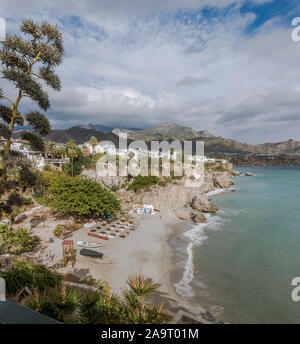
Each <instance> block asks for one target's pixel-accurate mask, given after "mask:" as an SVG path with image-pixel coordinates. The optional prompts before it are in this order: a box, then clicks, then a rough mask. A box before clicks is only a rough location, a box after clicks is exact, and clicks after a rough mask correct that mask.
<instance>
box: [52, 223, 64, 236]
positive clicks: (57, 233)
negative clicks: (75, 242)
mask: <svg viewBox="0 0 300 344" xmlns="http://www.w3.org/2000/svg"><path fill="white" fill-rule="evenodd" d="M64 233H65V229H64V228H63V227H62V226H56V228H55V229H54V230H53V234H54V235H55V236H56V237H60V236H62V235H63V234H64Z"/></svg>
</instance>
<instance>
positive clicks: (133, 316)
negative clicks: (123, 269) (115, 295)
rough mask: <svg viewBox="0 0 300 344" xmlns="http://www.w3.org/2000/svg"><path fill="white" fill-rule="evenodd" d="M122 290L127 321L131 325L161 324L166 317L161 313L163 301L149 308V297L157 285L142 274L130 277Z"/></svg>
mask: <svg viewBox="0 0 300 344" xmlns="http://www.w3.org/2000/svg"><path fill="white" fill-rule="evenodd" d="M127 284H128V286H129V289H126V290H123V298H124V308H125V312H126V316H127V319H128V320H127V321H128V322H130V323H133V324H151V323H152V324H155V323H163V322H165V321H166V320H167V319H168V317H167V316H166V315H165V314H164V313H163V307H164V299H163V300H162V302H161V303H160V305H158V306H157V307H154V306H151V304H150V302H149V297H150V296H151V295H153V294H154V293H155V292H156V291H157V287H158V286H157V285H156V284H155V283H154V282H153V280H152V279H150V278H145V277H144V276H143V275H142V274H138V275H137V274H135V275H131V276H130V277H129V278H128V281H127Z"/></svg>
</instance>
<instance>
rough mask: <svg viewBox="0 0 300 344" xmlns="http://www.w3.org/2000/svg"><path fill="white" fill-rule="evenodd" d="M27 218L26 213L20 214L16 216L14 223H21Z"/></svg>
mask: <svg viewBox="0 0 300 344" xmlns="http://www.w3.org/2000/svg"><path fill="white" fill-rule="evenodd" d="M26 218H27V215H26V214H19V215H17V216H16V217H15V219H14V223H15V224H17V223H20V222H22V221H24V220H25V219H26Z"/></svg>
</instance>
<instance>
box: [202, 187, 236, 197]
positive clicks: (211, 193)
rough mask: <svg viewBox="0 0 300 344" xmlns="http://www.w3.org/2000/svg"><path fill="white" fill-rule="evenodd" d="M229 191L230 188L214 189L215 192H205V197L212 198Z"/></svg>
mask: <svg viewBox="0 0 300 344" xmlns="http://www.w3.org/2000/svg"><path fill="white" fill-rule="evenodd" d="M230 190H231V189H230V188H224V189H215V190H212V191H209V192H207V193H206V195H207V196H214V195H218V194H220V193H223V192H228V191H230Z"/></svg>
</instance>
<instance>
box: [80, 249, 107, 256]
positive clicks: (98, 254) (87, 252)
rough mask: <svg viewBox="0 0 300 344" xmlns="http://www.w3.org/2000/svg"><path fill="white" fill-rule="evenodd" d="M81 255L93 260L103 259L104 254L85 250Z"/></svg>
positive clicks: (81, 251)
mask: <svg viewBox="0 0 300 344" xmlns="http://www.w3.org/2000/svg"><path fill="white" fill-rule="evenodd" d="M80 254H81V255H82V256H88V257H93V258H102V257H103V253H101V252H95V251H92V250H87V249H85V248H83V249H82V250H80Z"/></svg>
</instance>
